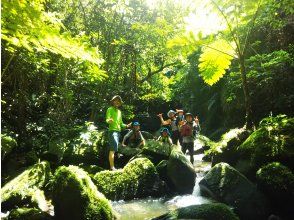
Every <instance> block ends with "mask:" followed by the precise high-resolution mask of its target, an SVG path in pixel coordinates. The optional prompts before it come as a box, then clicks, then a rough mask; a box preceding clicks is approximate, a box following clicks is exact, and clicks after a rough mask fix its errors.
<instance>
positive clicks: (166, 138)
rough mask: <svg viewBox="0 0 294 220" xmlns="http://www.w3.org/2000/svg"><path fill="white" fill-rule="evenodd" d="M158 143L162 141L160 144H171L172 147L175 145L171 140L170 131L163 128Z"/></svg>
mask: <svg viewBox="0 0 294 220" xmlns="http://www.w3.org/2000/svg"><path fill="white" fill-rule="evenodd" d="M157 141H160V142H163V143H167V144H170V145H172V144H173V141H172V139H171V138H170V133H169V130H168V129H167V128H162V129H161V131H160V136H159V138H158V139H157Z"/></svg>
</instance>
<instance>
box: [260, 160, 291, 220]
mask: <svg viewBox="0 0 294 220" xmlns="http://www.w3.org/2000/svg"><path fill="white" fill-rule="evenodd" d="M256 177H257V184H258V185H257V186H258V188H259V189H260V190H261V191H263V192H264V193H265V195H267V196H268V197H269V198H270V202H271V207H272V208H271V210H272V211H274V213H277V214H279V215H280V216H281V217H282V218H283V219H291V217H293V216H294V210H293V204H294V175H293V173H292V171H291V170H290V169H289V168H288V167H286V166H283V165H282V164H280V163H278V162H273V163H270V164H268V165H266V166H263V167H262V168H261V169H259V170H258V171H257V173H256Z"/></svg>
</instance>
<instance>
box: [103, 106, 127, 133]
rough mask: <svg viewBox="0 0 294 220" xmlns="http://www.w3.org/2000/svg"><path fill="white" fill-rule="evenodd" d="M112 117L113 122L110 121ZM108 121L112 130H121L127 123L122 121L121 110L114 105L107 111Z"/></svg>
mask: <svg viewBox="0 0 294 220" xmlns="http://www.w3.org/2000/svg"><path fill="white" fill-rule="evenodd" d="M110 118H112V119H113V122H111V123H109V119H110ZM106 122H107V123H108V124H109V130H110V131H121V129H122V128H125V127H126V125H125V124H124V123H123V121H122V115H121V111H120V110H119V109H117V108H115V107H113V106H111V107H109V108H108V109H107V112H106Z"/></svg>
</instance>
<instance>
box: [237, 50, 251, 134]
mask: <svg viewBox="0 0 294 220" xmlns="http://www.w3.org/2000/svg"><path fill="white" fill-rule="evenodd" d="M239 62H240V72H241V78H242V87H243V93H244V100H245V108H246V129H251V128H253V120H252V107H251V98H250V94H249V89H248V83H247V78H246V70H245V58H244V55H240V57H239Z"/></svg>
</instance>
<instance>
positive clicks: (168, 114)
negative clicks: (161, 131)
mask: <svg viewBox="0 0 294 220" xmlns="http://www.w3.org/2000/svg"><path fill="white" fill-rule="evenodd" d="M170 114H176V112H175V111H174V110H169V111H168V113H167V117H169V116H170Z"/></svg>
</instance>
